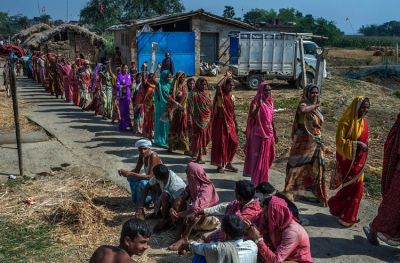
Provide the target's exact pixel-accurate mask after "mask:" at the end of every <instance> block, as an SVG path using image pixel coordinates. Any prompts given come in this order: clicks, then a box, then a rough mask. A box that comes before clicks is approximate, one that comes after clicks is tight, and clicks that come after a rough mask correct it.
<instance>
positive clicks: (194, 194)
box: [182, 162, 219, 214]
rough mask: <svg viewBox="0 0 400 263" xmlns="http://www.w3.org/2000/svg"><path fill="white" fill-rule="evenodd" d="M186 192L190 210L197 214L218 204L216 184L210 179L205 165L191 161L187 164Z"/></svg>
mask: <svg viewBox="0 0 400 263" xmlns="http://www.w3.org/2000/svg"><path fill="white" fill-rule="evenodd" d="M184 192H185V193H186V194H187V195H188V196H189V202H188V210H190V211H191V212H193V213H195V214H198V213H199V212H200V211H201V210H203V209H204V208H208V207H211V206H214V205H216V204H218V201H219V197H218V193H217V191H216V190H215V187H214V184H213V183H212V182H211V181H210V179H208V177H207V174H206V172H205V171H204V169H203V167H202V166H201V165H200V164H197V163H193V162H191V163H189V164H188V166H187V186H186V188H185V191H184ZM185 193H183V194H182V195H185Z"/></svg>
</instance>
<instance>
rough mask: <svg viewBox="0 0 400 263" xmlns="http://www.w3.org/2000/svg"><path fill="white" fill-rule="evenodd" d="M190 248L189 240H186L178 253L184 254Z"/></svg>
mask: <svg viewBox="0 0 400 263" xmlns="http://www.w3.org/2000/svg"><path fill="white" fill-rule="evenodd" d="M189 250H190V248H189V242H184V243H183V244H182V245H181V246H180V247H179V248H178V254H179V255H184V254H186V253H187V252H188V251H189Z"/></svg>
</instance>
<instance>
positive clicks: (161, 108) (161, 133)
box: [154, 70, 172, 147]
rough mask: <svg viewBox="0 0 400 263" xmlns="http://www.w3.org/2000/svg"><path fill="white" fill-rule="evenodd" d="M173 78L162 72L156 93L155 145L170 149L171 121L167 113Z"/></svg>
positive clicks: (167, 72) (166, 71)
mask: <svg viewBox="0 0 400 263" xmlns="http://www.w3.org/2000/svg"><path fill="white" fill-rule="evenodd" d="M171 81H172V77H171V74H170V73H169V71H168V70H164V71H162V72H161V76H160V81H159V82H158V85H156V90H155V92H154V106H155V109H154V117H155V118H154V144H156V145H158V146H161V147H168V134H169V125H170V123H169V119H168V113H167V102H168V95H169V92H170V90H171Z"/></svg>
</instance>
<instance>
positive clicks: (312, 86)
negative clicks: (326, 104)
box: [303, 83, 320, 103]
mask: <svg viewBox="0 0 400 263" xmlns="http://www.w3.org/2000/svg"><path fill="white" fill-rule="evenodd" d="M313 89H317V90H318V93H319V91H320V89H319V87H318V86H317V85H315V84H313V83H311V84H308V85H307V86H306V87H305V88H304V92H303V97H304V99H306V101H307V102H310V103H311V100H310V95H311V91H312V90H313ZM318 101H319V94H318Z"/></svg>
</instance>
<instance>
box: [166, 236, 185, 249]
mask: <svg viewBox="0 0 400 263" xmlns="http://www.w3.org/2000/svg"><path fill="white" fill-rule="evenodd" d="M186 242H187V240H186V239H184V238H181V239H179V240H178V241H176V242H175V243H173V244H172V245H170V246H169V247H168V249H169V250H172V251H178V249H179V248H180V247H181V245H182V244H185V243H186Z"/></svg>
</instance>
